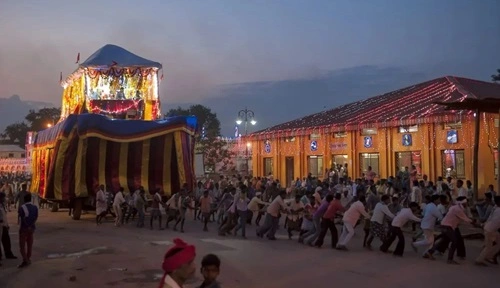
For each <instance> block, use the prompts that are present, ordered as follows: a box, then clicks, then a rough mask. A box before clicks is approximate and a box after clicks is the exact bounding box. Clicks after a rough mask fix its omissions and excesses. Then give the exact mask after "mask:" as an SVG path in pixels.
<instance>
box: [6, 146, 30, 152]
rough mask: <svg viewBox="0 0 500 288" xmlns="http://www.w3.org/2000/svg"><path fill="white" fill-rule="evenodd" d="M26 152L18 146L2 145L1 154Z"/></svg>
mask: <svg viewBox="0 0 500 288" xmlns="http://www.w3.org/2000/svg"><path fill="white" fill-rule="evenodd" d="M24 151H25V150H24V149H23V148H21V147H19V146H17V145H0V152H24Z"/></svg>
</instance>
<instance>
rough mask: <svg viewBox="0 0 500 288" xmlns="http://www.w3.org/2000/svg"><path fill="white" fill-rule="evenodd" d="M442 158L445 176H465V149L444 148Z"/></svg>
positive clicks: (461, 177)
mask: <svg viewBox="0 0 500 288" xmlns="http://www.w3.org/2000/svg"><path fill="white" fill-rule="evenodd" d="M441 159H442V161H443V177H448V176H451V177H456V178H460V179H463V178H465V156H464V150H443V151H442V153H441Z"/></svg>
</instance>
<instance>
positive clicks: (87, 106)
mask: <svg viewBox="0 0 500 288" xmlns="http://www.w3.org/2000/svg"><path fill="white" fill-rule="evenodd" d="M78 57H79V56H78ZM78 60H79V59H78ZM160 69H162V65H161V64H160V63H158V62H154V61H151V60H148V59H145V58H142V57H140V56H137V55H135V54H133V53H131V52H129V51H127V50H125V49H123V48H121V47H119V46H116V45H111V44H108V45H105V46H103V47H102V48H101V49H99V50H97V51H96V52H95V53H94V54H92V55H91V56H90V57H89V58H88V59H87V60H85V61H84V62H83V63H80V64H79V65H78V68H77V69H76V70H75V71H74V72H73V73H71V74H70V75H69V76H68V77H67V78H66V79H65V80H62V77H61V85H62V86H63V88H64V92H63V97H62V106H61V120H63V119H65V118H66V117H67V116H68V115H70V114H82V113H87V112H89V113H94V114H103V115H106V116H108V117H110V118H112V119H125V118H127V119H141V120H155V119H157V118H158V117H159V116H161V111H160V98H159V97H158V85H159V80H161V79H160V78H161V77H160V78H159V77H158V71H159V70H160Z"/></svg>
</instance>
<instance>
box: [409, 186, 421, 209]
mask: <svg viewBox="0 0 500 288" xmlns="http://www.w3.org/2000/svg"><path fill="white" fill-rule="evenodd" d="M412 184H413V186H412V187H411V197H410V198H411V202H416V203H417V204H418V205H419V206H420V204H422V190H420V187H419V186H418V181H417V180H415V181H413V183H412Z"/></svg>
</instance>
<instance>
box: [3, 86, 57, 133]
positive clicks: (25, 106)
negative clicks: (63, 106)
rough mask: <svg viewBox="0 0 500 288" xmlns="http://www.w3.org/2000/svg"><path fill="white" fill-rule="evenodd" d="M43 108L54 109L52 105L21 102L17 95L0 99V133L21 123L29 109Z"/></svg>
mask: <svg viewBox="0 0 500 288" xmlns="http://www.w3.org/2000/svg"><path fill="white" fill-rule="evenodd" d="M44 107H54V104H52V103H46V102H37V101H23V100H21V97H19V95H12V96H11V97H9V98H0V133H2V132H3V131H4V129H5V127H7V126H8V125H10V124H12V123H15V122H21V121H23V120H24V117H25V116H26V115H27V114H28V112H29V110H30V109H35V110H38V109H41V108H44Z"/></svg>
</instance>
